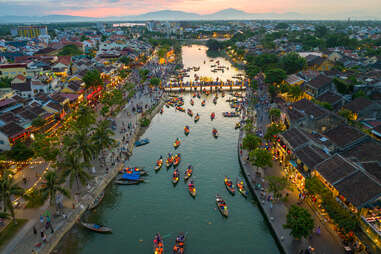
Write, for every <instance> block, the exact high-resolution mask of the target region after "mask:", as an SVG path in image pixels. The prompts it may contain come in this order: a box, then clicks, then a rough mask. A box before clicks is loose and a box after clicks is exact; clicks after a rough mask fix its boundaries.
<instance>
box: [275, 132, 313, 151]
mask: <svg viewBox="0 0 381 254" xmlns="http://www.w3.org/2000/svg"><path fill="white" fill-rule="evenodd" d="M281 136H283V138H284V139H285V140H287V142H288V143H289V145H290V146H291V147H292V148H293V149H297V148H298V147H299V146H302V145H304V144H306V143H307V142H308V141H309V140H308V138H307V137H306V136H305V135H304V134H303V132H302V131H300V130H299V129H298V128H291V129H288V130H287V131H285V132H283V133H282V134H281Z"/></svg>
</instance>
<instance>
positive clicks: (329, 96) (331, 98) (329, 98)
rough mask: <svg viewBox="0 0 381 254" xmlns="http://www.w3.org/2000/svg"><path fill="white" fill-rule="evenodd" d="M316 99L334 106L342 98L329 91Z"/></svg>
mask: <svg viewBox="0 0 381 254" xmlns="http://www.w3.org/2000/svg"><path fill="white" fill-rule="evenodd" d="M317 99H318V100H319V101H321V102H328V103H329V104H331V105H334V104H336V103H338V102H339V101H340V100H342V99H343V98H342V97H341V96H339V95H337V94H335V93H333V92H331V91H327V92H325V93H324V94H322V95H320V96H319V97H318V98H317Z"/></svg>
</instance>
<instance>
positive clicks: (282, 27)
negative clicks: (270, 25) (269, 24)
mask: <svg viewBox="0 0 381 254" xmlns="http://www.w3.org/2000/svg"><path fill="white" fill-rule="evenodd" d="M288 27H289V25H288V24H287V23H278V24H277V25H276V26H275V28H276V29H287V28H288Z"/></svg>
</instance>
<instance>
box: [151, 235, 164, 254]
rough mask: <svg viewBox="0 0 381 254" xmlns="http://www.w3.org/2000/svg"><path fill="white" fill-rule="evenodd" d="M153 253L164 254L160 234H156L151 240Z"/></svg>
mask: <svg viewBox="0 0 381 254" xmlns="http://www.w3.org/2000/svg"><path fill="white" fill-rule="evenodd" d="M153 253H154V254H163V253H164V242H163V240H162V239H161V237H160V234H159V233H157V234H156V235H155V237H154V238H153Z"/></svg>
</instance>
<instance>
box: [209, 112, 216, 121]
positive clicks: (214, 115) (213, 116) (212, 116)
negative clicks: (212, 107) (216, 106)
mask: <svg viewBox="0 0 381 254" xmlns="http://www.w3.org/2000/svg"><path fill="white" fill-rule="evenodd" d="M215 117H216V114H215V113H214V112H212V114H210V120H214V118H215Z"/></svg>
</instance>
